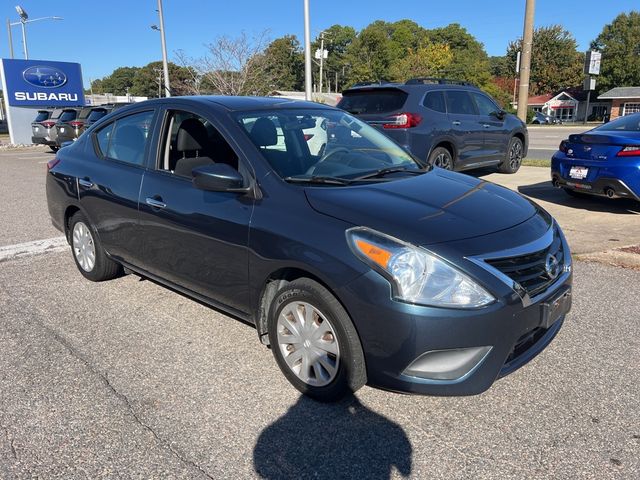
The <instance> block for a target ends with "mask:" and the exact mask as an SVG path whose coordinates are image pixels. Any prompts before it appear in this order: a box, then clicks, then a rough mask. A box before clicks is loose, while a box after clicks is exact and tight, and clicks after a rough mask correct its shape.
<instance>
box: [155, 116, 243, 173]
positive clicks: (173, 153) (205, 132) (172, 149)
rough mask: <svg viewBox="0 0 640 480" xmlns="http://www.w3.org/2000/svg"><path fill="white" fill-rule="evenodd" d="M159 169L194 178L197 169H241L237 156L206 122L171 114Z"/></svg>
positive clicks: (192, 117) (218, 133)
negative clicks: (224, 166)
mask: <svg viewBox="0 0 640 480" xmlns="http://www.w3.org/2000/svg"><path fill="white" fill-rule="evenodd" d="M162 138H163V140H162V145H163V148H162V151H161V154H160V160H159V165H158V169H159V170H165V171H168V172H171V173H173V174H174V175H177V176H180V177H185V178H192V176H193V175H192V171H193V169H194V168H198V167H202V166H205V165H213V164H215V163H226V164H228V165H230V166H231V167H233V168H235V169H236V170H237V169H238V155H237V154H236V153H235V151H234V150H233V148H232V147H231V146H230V145H229V143H228V142H227V141H226V140H225V139H224V137H223V136H222V134H220V132H219V131H218V130H217V129H216V128H215V127H214V126H213V124H212V123H211V122H209V121H208V120H207V119H205V118H203V117H201V116H199V115H196V114H195V113H191V112H187V111H183V110H171V111H169V112H168V115H167V118H166V121H165V131H164V135H163V137H162Z"/></svg>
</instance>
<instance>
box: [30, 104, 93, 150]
mask: <svg viewBox="0 0 640 480" xmlns="http://www.w3.org/2000/svg"><path fill="white" fill-rule="evenodd" d="M80 110H81V108H57V109H54V110H53V111H52V112H51V115H50V116H49V118H48V119H46V120H41V121H38V118H39V117H40V115H41V113H40V112H43V113H42V115H43V116H44V111H42V110H40V111H38V116H36V119H35V120H34V121H33V123H31V131H32V136H31V142H32V143H35V144H38V145H48V146H49V148H50V149H51V150H52V151H54V152H57V151H58V149H59V148H60V144H59V143H58V133H59V129H58V126H62V128H63V129H64V128H65V126H66V125H68V126H69V128H72V127H71V126H70V122H72V121H74V120H75V119H76V118H77V117H78V114H79V112H80Z"/></svg>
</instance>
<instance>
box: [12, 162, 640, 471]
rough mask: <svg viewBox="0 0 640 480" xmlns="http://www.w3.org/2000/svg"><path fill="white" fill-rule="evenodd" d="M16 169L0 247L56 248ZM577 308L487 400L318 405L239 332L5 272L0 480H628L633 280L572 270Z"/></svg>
mask: <svg viewBox="0 0 640 480" xmlns="http://www.w3.org/2000/svg"><path fill="white" fill-rule="evenodd" d="M16 155H17V154H16V153H14V152H0V166H1V167H2V171H3V172H10V173H11V174H9V173H6V174H5V175H3V176H1V177H0V204H2V220H3V225H4V226H5V228H3V231H2V237H0V239H1V241H2V245H4V246H5V247H6V246H7V245H12V244H15V243H20V242H26V241H30V240H37V239H42V238H48V237H50V236H52V235H58V234H57V233H56V232H55V230H54V231H52V230H51V228H52V227H50V224H49V223H48V220H46V210H45V212H44V213H43V211H42V209H43V208H45V209H46V207H45V206H44V202H43V200H42V197H43V195H44V192H43V190H42V181H41V177H42V175H43V174H44V166H43V164H41V163H39V162H42V161H44V160H46V158H50V157H49V156H48V155H47V154H43V153H39V154H30V156H26V154H23V153H20V155H25V157H24V158H22V159H21V160H20V161H19V162H18V161H17V160H16V158H15V156H16ZM21 172H22V173H21ZM16 175H17V176H16ZM15 183H17V184H18V185H22V187H20V188H17V187H16V186H15ZM620 286H624V288H620ZM574 297H575V303H574V308H573V311H572V312H571V314H570V316H569V317H568V319H567V321H566V324H565V326H564V327H563V329H562V330H561V331H560V334H559V335H558V337H557V338H556V340H555V341H554V342H553V343H552V344H551V346H550V347H549V348H548V349H547V350H546V351H545V352H544V353H543V354H542V355H540V356H539V357H537V358H536V359H535V360H534V361H533V362H532V363H530V364H529V365H527V366H526V367H524V368H523V369H521V370H519V371H517V372H516V373H514V374H512V375H510V376H508V377H506V378H504V379H502V380H500V381H498V382H497V383H496V384H495V385H494V386H493V387H492V388H491V389H490V390H489V391H488V392H486V393H484V394H482V395H479V396H475V397H463V398H435V397H411V396H404V395H398V394H393V393H388V392H383V391H380V390H374V389H371V388H368V387H365V388H363V389H362V390H361V391H359V392H358V393H357V395H356V397H354V398H352V399H350V400H348V401H345V402H342V403H340V404H337V405H321V404H318V403H315V402H313V401H311V400H307V399H305V398H303V397H301V396H300V395H299V394H298V393H297V392H296V391H295V390H294V389H293V388H292V387H290V386H289V385H288V383H287V382H286V381H285V380H284V378H283V377H282V375H281V374H280V372H279V371H278V369H277V367H276V365H275V363H274V361H273V359H272V358H271V353H270V351H269V350H267V349H266V348H264V347H261V346H260V345H259V344H258V341H257V338H256V332H255V329H254V328H253V327H251V326H249V325H246V324H244V323H241V322H238V321H236V320H235V319H232V318H229V317H227V316H225V315H223V314H221V313H220V312H217V311H215V310H212V309H210V308H208V307H205V306H203V305H201V304H199V303H197V302H194V301H192V300H190V299H188V298H186V297H184V296H182V295H180V294H177V293H175V292H172V291H170V290H167V289H165V288H163V287H161V286H158V285H156V284H154V283H153V282H150V281H142V280H140V279H139V278H138V277H136V276H134V275H129V276H126V277H122V278H119V279H116V280H114V281H110V282H105V283H91V282H88V281H86V280H84V279H83V277H82V276H81V275H80V274H79V273H78V272H77V271H76V269H75V266H74V263H73V260H72V258H71V254H70V252H69V251H68V250H66V249H65V250H55V249H52V250H50V251H49V253H43V254H33V253H30V254H25V255H23V256H14V257H11V256H5V257H4V258H3V259H0V318H2V321H1V322H0V478H2V479H13V478H36V477H37V478H47V479H48V478H61V479H75V478H92V479H93V478H215V479H218V478H269V479H271V478H274V479H275V478H296V479H297V478H401V477H410V478H446V479H450V478H454V479H455V478H460V479H463V478H464V479H466V478H501V479H503V478H505V479H507V478H513V479H521V478H532V477H535V478H550V479H551V478H585V479H586V478H593V479H618V478H620V479H623V478H624V479H626V478H637V474H638V472H640V409H639V408H638V391H637V388H638V385H639V384H640V355H639V353H638V352H640V322H639V321H638V320H640V318H639V315H638V308H637V299H638V298H639V297H640V272H636V271H632V270H624V269H619V268H614V267H606V266H602V265H598V264H593V263H584V262H577V264H576V266H575V295H574Z"/></svg>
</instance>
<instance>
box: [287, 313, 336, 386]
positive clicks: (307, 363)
mask: <svg viewBox="0 0 640 480" xmlns="http://www.w3.org/2000/svg"><path fill="white" fill-rule="evenodd" d="M277 328H278V347H279V348H280V353H282V356H283V357H284V360H285V362H286V363H287V365H288V367H289V369H290V370H291V371H292V372H293V373H295V375H296V376H297V377H298V378H299V379H300V380H302V381H303V382H304V383H306V384H308V385H311V386H314V387H322V386H325V385H328V384H329V383H331V381H332V380H333V379H334V378H335V377H336V375H337V373H338V367H339V364H340V348H339V346H338V338H337V336H336V332H335V331H334V329H333V327H332V326H331V324H330V323H329V321H328V320H327V318H326V317H325V316H324V315H323V314H322V312H320V311H319V310H318V309H317V308H315V307H314V306H313V305H311V304H309V303H306V302H291V303H289V304H288V305H286V306H285V307H284V308H283V309H282V311H281V312H280V316H279V317H278V326H277Z"/></svg>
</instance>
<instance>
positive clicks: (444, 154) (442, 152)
mask: <svg viewBox="0 0 640 480" xmlns="http://www.w3.org/2000/svg"><path fill="white" fill-rule="evenodd" d="M428 162H429V165H433V166H434V167H440V168H444V169H445V170H453V167H454V160H453V155H451V152H450V151H449V150H448V149H446V148H444V147H436V148H434V149H433V151H432V152H431V154H430V155H429V160H428Z"/></svg>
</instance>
